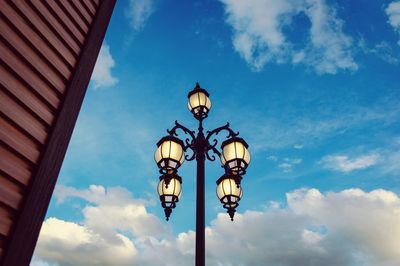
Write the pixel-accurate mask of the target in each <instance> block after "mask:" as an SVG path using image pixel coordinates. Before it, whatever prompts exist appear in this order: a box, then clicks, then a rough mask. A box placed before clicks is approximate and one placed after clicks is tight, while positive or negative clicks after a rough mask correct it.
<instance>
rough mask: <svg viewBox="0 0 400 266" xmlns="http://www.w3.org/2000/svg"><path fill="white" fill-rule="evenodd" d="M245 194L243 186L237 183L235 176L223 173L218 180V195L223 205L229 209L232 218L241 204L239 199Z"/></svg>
mask: <svg viewBox="0 0 400 266" xmlns="http://www.w3.org/2000/svg"><path fill="white" fill-rule="evenodd" d="M242 196H243V191H242V187H241V186H240V185H237V181H236V180H235V178H234V177H232V176H229V175H223V176H222V177H221V178H220V179H218V181H217V197H218V199H219V200H220V201H221V203H222V205H223V207H224V208H225V209H227V210H228V211H227V212H228V214H229V216H230V217H231V220H232V221H233V216H234V214H235V212H236V207H237V206H239V201H240V199H241V198H242Z"/></svg>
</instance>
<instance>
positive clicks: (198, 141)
mask: <svg viewBox="0 0 400 266" xmlns="http://www.w3.org/2000/svg"><path fill="white" fill-rule="evenodd" d="M209 96H210V95H209V94H208V92H207V91H206V90H205V89H203V88H201V87H200V85H199V83H196V86H195V88H194V89H193V90H192V91H191V92H189V94H188V98H189V101H188V108H189V110H190V112H191V113H192V114H193V116H194V117H195V118H196V119H197V120H198V121H199V127H198V132H197V135H195V134H196V132H195V131H191V130H189V129H188V128H186V127H185V126H183V125H181V124H179V123H178V122H177V121H175V126H174V127H173V128H172V129H170V130H167V132H168V135H167V136H165V137H163V138H161V140H160V141H159V142H158V143H157V150H156V152H155V154H154V159H155V161H156V163H157V166H158V168H159V171H160V174H161V176H160V183H159V184H158V189H157V190H158V194H159V196H160V201H161V206H162V207H163V208H164V212H165V216H166V219H167V221H168V220H169V217H170V215H171V212H172V209H173V208H175V207H176V203H177V202H178V201H179V199H180V196H181V193H182V178H181V177H180V176H178V174H177V173H178V168H179V167H180V166H181V165H182V163H183V162H184V160H187V161H192V160H194V159H196V162H197V193H196V266H204V264H205V258H204V257H205V241H204V240H205V234H204V229H205V228H204V222H205V221H204V170H205V165H204V162H205V160H206V159H208V160H210V161H215V155H216V156H218V157H220V160H221V164H222V167H223V168H224V175H222V176H221V177H220V178H219V179H218V180H217V196H218V198H219V200H220V201H221V203H222V205H223V207H224V208H225V209H227V213H228V214H229V216H230V218H231V220H232V221H233V217H234V214H235V212H236V208H237V207H238V206H239V201H240V199H241V198H242V195H243V192H242V187H241V180H242V175H244V174H245V173H246V168H247V166H248V165H249V163H250V153H249V151H248V147H249V146H248V145H247V143H246V141H244V140H243V139H242V138H239V137H238V135H239V133H235V132H234V131H233V130H232V129H231V128H230V127H229V123H226V125H224V126H222V127H218V128H216V129H214V130H211V131H207V132H206V135H204V133H203V119H205V118H206V117H207V116H208V112H209V111H210V109H211V101H210V98H209ZM177 130H181V131H182V132H183V133H185V135H186V137H185V141H182V140H181V139H179V138H178V134H177ZM221 131H226V132H227V133H228V135H227V137H226V138H227V140H225V141H224V142H223V143H222V145H221V152H220V151H219V150H218V149H217V148H216V146H217V144H218V140H217V139H216V138H215V137H216V135H218V133H220V132H221ZM211 139H212V141H211ZM189 149H190V150H191V154H190V155H189V154H186V152H187V151H188V150H189ZM211 151H212V152H213V153H214V154H212V155H210V154H209V153H210V152H211Z"/></svg>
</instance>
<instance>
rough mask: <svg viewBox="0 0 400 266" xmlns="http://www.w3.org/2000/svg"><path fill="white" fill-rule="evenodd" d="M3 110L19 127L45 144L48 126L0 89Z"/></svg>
mask: <svg viewBox="0 0 400 266" xmlns="http://www.w3.org/2000/svg"><path fill="white" fill-rule="evenodd" d="M0 106H1V112H2V114H3V115H4V116H6V117H8V118H9V119H10V120H12V121H13V122H14V123H15V124H17V125H18V126H19V127H21V128H22V129H24V130H25V131H26V132H27V133H28V134H30V136H32V137H33V138H34V139H35V140H37V141H38V142H39V143H42V144H44V143H45V141H46V139H47V128H46V126H45V125H44V124H42V123H41V122H40V121H38V120H37V119H36V118H35V117H34V116H33V115H32V114H31V113H29V112H28V111H27V110H25V109H24V108H23V107H22V106H21V105H19V104H18V103H17V102H16V101H15V100H14V99H13V98H12V97H10V96H9V95H8V94H6V93H5V92H4V91H0Z"/></svg>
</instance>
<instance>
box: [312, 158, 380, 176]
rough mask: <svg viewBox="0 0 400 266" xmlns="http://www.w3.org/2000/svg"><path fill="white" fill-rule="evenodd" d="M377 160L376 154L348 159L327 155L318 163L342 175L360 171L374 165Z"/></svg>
mask: <svg viewBox="0 0 400 266" xmlns="http://www.w3.org/2000/svg"><path fill="white" fill-rule="evenodd" d="M378 160H379V155H378V154H369V155H362V156H359V157H356V158H349V157H348V156H347V155H327V156H324V157H323V158H322V159H321V161H320V162H319V163H320V164H322V165H323V166H324V167H325V168H327V169H331V170H334V171H339V172H343V173H350V172H352V171H354V170H361V169H365V168H368V167H370V166H373V165H375V164H376V163H377V162H378Z"/></svg>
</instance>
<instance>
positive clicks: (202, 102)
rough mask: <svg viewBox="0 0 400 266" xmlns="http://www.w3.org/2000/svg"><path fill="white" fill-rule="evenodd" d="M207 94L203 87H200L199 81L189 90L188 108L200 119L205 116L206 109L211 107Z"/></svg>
mask: <svg viewBox="0 0 400 266" xmlns="http://www.w3.org/2000/svg"><path fill="white" fill-rule="evenodd" d="M209 96H210V95H209V94H208V92H207V91H206V90H205V89H202V88H200V85H199V83H196V87H194V89H193V90H192V91H191V92H189V95H188V98H189V102H188V108H189V110H190V112H192V114H193V115H194V117H195V118H196V119H199V120H201V119H203V118H206V117H207V114H208V111H210V108H211V101H210V98H208V97H209Z"/></svg>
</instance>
